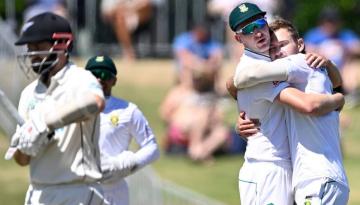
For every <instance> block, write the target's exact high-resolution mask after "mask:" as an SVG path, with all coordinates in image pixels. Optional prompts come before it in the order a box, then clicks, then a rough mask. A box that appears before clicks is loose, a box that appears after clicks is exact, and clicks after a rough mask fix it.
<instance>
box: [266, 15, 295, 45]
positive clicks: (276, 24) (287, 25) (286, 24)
mask: <svg viewBox="0 0 360 205" xmlns="http://www.w3.org/2000/svg"><path fill="white" fill-rule="evenodd" d="M269 28H270V29H271V30H273V31H277V30H279V29H281V28H283V29H287V30H288V31H289V32H290V33H291V37H292V38H293V39H294V40H298V39H299V38H300V35H299V32H298V31H297V29H296V28H295V26H294V25H293V24H292V23H291V22H290V21H287V20H285V19H283V18H276V19H275V21H273V22H271V23H270V24H269Z"/></svg>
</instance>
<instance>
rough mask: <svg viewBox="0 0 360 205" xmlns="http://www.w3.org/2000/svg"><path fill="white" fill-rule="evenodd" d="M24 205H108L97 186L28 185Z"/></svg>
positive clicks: (94, 184)
mask: <svg viewBox="0 0 360 205" xmlns="http://www.w3.org/2000/svg"><path fill="white" fill-rule="evenodd" d="M25 204H26V205H40V204H41V205H43V204H44V205H48V204H51V205H74V204H76V205H108V204H109V203H108V202H107V201H105V199H104V195H103V191H102V188H101V186H100V185H99V184H97V183H93V184H68V185H50V186H48V185H46V186H45V185H40V186H39V185H30V186H29V188H28V190H27V192H26V198H25Z"/></svg>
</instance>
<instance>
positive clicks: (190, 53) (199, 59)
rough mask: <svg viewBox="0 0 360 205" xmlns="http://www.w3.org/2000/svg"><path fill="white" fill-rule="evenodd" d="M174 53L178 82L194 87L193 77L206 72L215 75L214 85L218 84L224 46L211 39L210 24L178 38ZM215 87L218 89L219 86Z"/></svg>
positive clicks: (200, 26) (194, 28)
mask: <svg viewBox="0 0 360 205" xmlns="http://www.w3.org/2000/svg"><path fill="white" fill-rule="evenodd" d="M173 51H174V56H175V60H176V69H177V74H178V76H177V78H178V79H177V81H178V82H179V83H180V84H184V85H185V86H188V87H192V82H193V81H192V75H193V74H194V73H199V72H205V71H206V72H209V73H212V74H213V75H214V78H215V81H214V83H217V82H218V80H217V79H218V77H219V71H220V68H221V66H222V61H223V51H222V45H221V44H220V43H219V42H217V41H215V40H213V39H212V38H211V36H210V33H209V25H208V24H206V23H204V24H199V25H196V26H194V27H193V28H192V30H191V31H188V32H185V33H182V34H180V35H179V36H177V37H176V38H175V40H174V43H173ZM197 71H198V72H197ZM215 86H216V89H217V86H218V85H215Z"/></svg>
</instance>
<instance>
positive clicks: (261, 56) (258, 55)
mask: <svg viewBox="0 0 360 205" xmlns="http://www.w3.org/2000/svg"><path fill="white" fill-rule="evenodd" d="M244 54H245V55H246V56H248V57H251V58H255V59H259V60H266V61H271V58H270V56H267V55H264V54H261V53H257V52H255V51H252V50H250V49H248V48H245V50H244Z"/></svg>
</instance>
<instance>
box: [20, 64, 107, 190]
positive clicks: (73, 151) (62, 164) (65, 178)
mask: <svg viewBox="0 0 360 205" xmlns="http://www.w3.org/2000/svg"><path fill="white" fill-rule="evenodd" d="M84 92H85V93H88V92H91V93H93V94H95V95H97V96H100V97H102V98H103V97H104V96H103V92H102V89H101V85H100V84H99V83H98V81H97V80H96V78H95V77H94V76H93V75H92V74H91V73H90V72H89V71H86V70H84V69H81V68H78V67H77V66H76V65H74V64H71V63H69V64H67V65H66V66H65V67H64V68H63V69H62V70H60V71H59V72H58V73H56V75H54V76H53V77H52V78H51V83H50V86H49V88H46V86H45V85H44V84H43V83H42V82H41V81H39V80H35V81H34V82H32V83H31V84H29V85H28V86H27V87H26V88H25V89H24V90H23V92H22V93H21V97H20V101H19V113H20V115H21V116H22V117H23V118H24V119H28V116H29V113H30V112H32V111H33V110H34V109H35V108H37V109H39V107H38V106H41V108H40V110H42V109H48V110H52V111H53V112H56V109H57V108H56V107H53V106H47V107H45V105H53V104H54V103H53V102H56V104H59V103H64V104H66V103H69V102H71V101H73V100H74V99H75V98H81V96H82V95H83V93H84ZM99 128H100V120H99V116H98V115H94V116H92V117H90V118H89V119H88V120H86V121H82V122H79V123H72V124H69V125H67V126H65V127H63V128H59V129H56V130H55V135H54V136H53V138H52V139H51V141H50V143H49V144H48V145H47V146H46V148H45V149H44V150H42V151H41V152H39V153H38V155H37V156H36V157H32V158H31V161H30V181H31V183H32V184H34V185H36V184H37V185H55V184H65V183H85V182H86V183H87V182H90V183H91V182H95V181H97V180H98V179H100V178H101V177H102V175H101V172H100V153H99V146H98V145H99V144H98V140H99Z"/></svg>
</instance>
